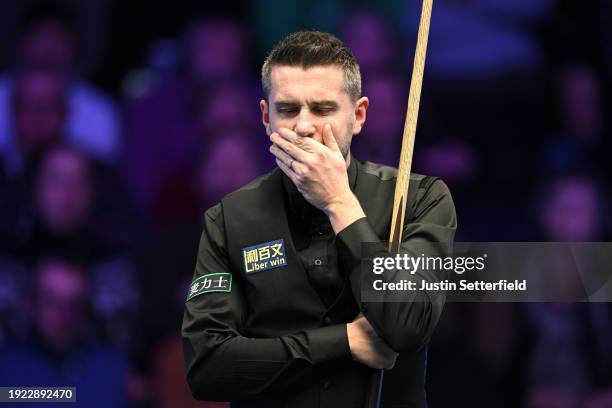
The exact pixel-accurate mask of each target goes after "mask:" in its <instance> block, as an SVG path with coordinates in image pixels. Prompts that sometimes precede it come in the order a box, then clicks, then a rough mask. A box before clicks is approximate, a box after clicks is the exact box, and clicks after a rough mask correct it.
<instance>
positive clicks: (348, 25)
mask: <svg viewBox="0 0 612 408" xmlns="http://www.w3.org/2000/svg"><path fill="white" fill-rule="evenodd" d="M341 26H342V29H341V30H342V35H341V37H342V38H346V45H347V46H348V47H349V48H350V49H351V50H353V54H355V58H356V59H357V61H359V67H360V69H361V72H362V74H363V77H364V78H368V77H370V76H372V75H374V74H376V73H378V74H383V73H388V72H389V71H390V70H396V72H403V71H404V69H403V68H405V67H407V66H408V64H409V63H410V62H411V59H410V58H403V57H402V56H404V55H408V53H407V52H405V51H404V52H402V51H403V50H400V49H399V45H400V44H399V41H398V39H399V36H398V33H397V32H396V30H394V29H393V26H392V25H391V24H389V21H388V20H385V19H384V18H382V17H381V16H379V15H378V14H376V13H374V12H373V11H369V10H358V11H354V12H351V13H350V14H348V15H347V17H346V18H345V19H344V21H343V23H342V24H341ZM398 67H400V69H398ZM404 104H405V103H404ZM400 116H401V115H400Z"/></svg>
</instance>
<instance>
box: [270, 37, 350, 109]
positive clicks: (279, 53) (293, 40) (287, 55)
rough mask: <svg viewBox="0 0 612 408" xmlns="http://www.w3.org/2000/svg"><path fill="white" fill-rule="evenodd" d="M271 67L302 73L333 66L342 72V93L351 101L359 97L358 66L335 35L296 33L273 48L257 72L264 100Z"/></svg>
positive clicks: (348, 50) (347, 49)
mask: <svg viewBox="0 0 612 408" xmlns="http://www.w3.org/2000/svg"><path fill="white" fill-rule="evenodd" d="M275 65H288V66H299V67H302V68H304V69H306V68H310V67H314V66H318V65H337V66H339V67H340V68H342V71H343V72H344V85H343V91H345V92H346V93H347V94H348V95H349V97H350V98H351V100H353V101H356V100H357V99H358V98H359V97H360V96H361V73H360V72H359V64H357V60H356V59H355V56H354V55H353V53H352V52H351V50H350V49H349V48H348V47H347V46H346V45H345V44H344V43H343V42H342V41H341V40H340V39H339V38H338V37H336V36H335V35H332V34H329V33H322V32H320V31H297V32H295V33H292V34H289V35H288V36H287V37H285V38H283V39H282V40H281V41H280V42H279V43H278V44H276V45H275V46H274V48H273V49H272V51H270V54H268V57H267V58H266V60H265V61H264V64H263V67H262V69H261V84H262V87H263V91H264V93H265V95H266V98H267V97H268V96H269V95H270V89H271V87H272V84H271V80H270V73H271V71H272V67H273V66H275Z"/></svg>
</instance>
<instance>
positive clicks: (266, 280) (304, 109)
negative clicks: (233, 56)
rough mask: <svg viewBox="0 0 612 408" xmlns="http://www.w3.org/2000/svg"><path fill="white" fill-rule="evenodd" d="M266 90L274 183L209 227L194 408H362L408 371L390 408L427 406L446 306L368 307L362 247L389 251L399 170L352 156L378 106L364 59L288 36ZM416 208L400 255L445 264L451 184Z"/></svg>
mask: <svg viewBox="0 0 612 408" xmlns="http://www.w3.org/2000/svg"><path fill="white" fill-rule="evenodd" d="M262 84H263V89H264V93H265V99H263V100H262V101H261V102H260V106H261V112H262V120H263V124H264V126H265V128H266V133H267V134H268V136H269V138H270V142H271V147H270V152H271V153H272V154H273V155H274V156H275V157H276V163H277V164H278V168H277V169H275V170H274V171H272V172H270V173H268V174H266V175H263V176H261V177H259V178H257V179H256V180H254V181H252V182H251V183H249V184H248V185H247V186H245V187H243V188H241V189H239V190H237V191H235V192H233V193H231V194H229V195H227V196H226V197H224V198H223V199H222V200H221V202H220V203H219V204H217V205H216V206H214V207H212V208H211V209H209V210H208V211H207V212H206V214H205V226H204V231H203V233H202V238H201V242H200V248H199V253H198V259H197V264H196V268H195V274H194V279H193V281H192V283H191V287H190V290H189V294H188V296H187V301H186V307H185V315H184V321H183V329H182V336H183V348H184V353H185V365H186V370H187V380H188V382H189V386H190V388H191V392H192V393H193V396H194V397H195V398H197V399H202V400H217V401H232V406H233V407H308V408H311V407H363V406H364V404H366V400H367V399H368V398H369V395H368V392H369V391H368V390H370V384H371V379H372V375H373V374H375V373H376V370H377V369H381V368H384V369H388V370H389V369H391V368H393V366H394V365H395V363H396V359H397V367H396V368H395V369H394V370H389V371H387V373H386V375H385V381H384V386H383V393H382V394H383V395H382V406H385V405H389V406H390V405H393V406H394V407H424V406H425V405H426V399H425V362H426V345H427V342H428V339H429V337H430V336H431V334H432V332H433V330H434V328H435V325H436V323H437V321H438V319H439V317H440V314H441V311H442V307H443V304H444V296H443V294H432V293H426V292H422V291H413V292H411V293H410V294H409V295H408V297H407V298H406V299H405V301H403V302H367V303H366V302H361V289H362V288H361V285H362V282H361V277H360V262H361V243H363V242H378V243H380V242H382V241H383V240H384V239H385V238H386V237H388V236H389V228H390V220H391V210H392V206H393V193H394V188H395V179H396V170H395V169H393V168H390V167H386V166H381V165H377V164H373V163H369V162H360V161H357V160H356V159H354V158H353V157H351V154H350V144H351V139H352V137H353V136H354V135H357V134H358V133H359V132H360V131H361V128H362V126H363V125H364V122H365V119H366V110H367V107H368V103H369V102H368V99H367V98H366V97H364V96H361V77H360V72H359V66H358V65H357V62H356V61H355V58H354V57H353V55H352V53H351V51H350V50H349V49H348V48H347V47H346V46H345V45H344V44H343V43H342V41H340V40H339V39H338V38H336V37H334V36H333V35H330V34H326V33H320V32H297V33H293V34H291V35H289V36H288V37H286V38H285V39H283V40H282V41H281V42H280V43H279V44H277V45H276V47H275V48H274V49H273V50H272V51H271V53H270V54H269V56H268V57H267V59H266V61H265V62H264V65H263V69H262ZM406 208H407V210H406V225H405V227H404V235H403V244H402V247H401V252H410V248H411V247H413V246H415V245H418V247H419V254H420V253H422V252H424V251H425V252H427V253H428V255H432V254H433V255H444V253H446V251H445V250H441V249H440V248H442V247H444V246H440V245H436V244H434V243H436V242H442V243H446V244H448V245H447V246H448V247H449V246H450V243H451V242H452V240H453V236H454V232H455V229H456V217H455V210H454V205H453V201H452V198H451V195H450V193H449V191H448V188H447V187H446V185H445V184H444V183H443V182H442V181H441V180H439V179H436V178H433V177H427V176H422V175H416V174H413V175H412V176H411V178H410V186H409V194H408V204H407V206H406ZM415 276H417V277H419V279H423V280H428V281H432V282H433V281H438V280H439V276H435V275H434V274H433V273H432V272H431V271H426V270H418V271H417V272H416V275H415ZM383 296H384V295H383ZM382 300H384V299H382ZM398 356H399V357H398Z"/></svg>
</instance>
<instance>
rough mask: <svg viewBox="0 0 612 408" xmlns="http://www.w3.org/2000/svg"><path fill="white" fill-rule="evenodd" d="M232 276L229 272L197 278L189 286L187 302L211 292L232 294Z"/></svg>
mask: <svg viewBox="0 0 612 408" xmlns="http://www.w3.org/2000/svg"><path fill="white" fill-rule="evenodd" d="M231 290H232V274H231V273H227V272H218V273H208V274H206V275H202V276H199V277H197V278H195V279H194V280H193V281H192V282H191V285H189V294H188V295H187V300H191V299H193V298H194V297H196V296H199V295H201V294H204V293H210V292H231Z"/></svg>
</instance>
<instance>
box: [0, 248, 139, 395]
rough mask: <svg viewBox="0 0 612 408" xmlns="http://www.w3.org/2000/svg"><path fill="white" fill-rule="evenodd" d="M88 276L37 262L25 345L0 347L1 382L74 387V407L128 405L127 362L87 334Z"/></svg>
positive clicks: (68, 266) (61, 264) (56, 262)
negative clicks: (30, 323) (30, 329)
mask: <svg viewBox="0 0 612 408" xmlns="http://www.w3.org/2000/svg"><path fill="white" fill-rule="evenodd" d="M87 276H88V275H87V272H86V271H85V270H83V269H82V268H81V267H80V266H78V265H76V264H72V263H68V262H66V261H63V260H60V259H50V258H49V259H45V260H41V262H40V263H39V264H38V265H37V267H36V271H35V274H34V276H33V277H32V283H31V285H30V288H31V293H30V294H29V297H28V299H29V300H30V301H31V312H32V316H31V318H32V325H33V329H32V333H31V336H30V338H29V340H28V341H27V342H26V343H24V344H22V345H15V346H11V347H8V348H5V349H3V350H1V351H0V382H2V384H10V385H12V386H16V387H25V386H32V385H34V384H36V385H45V386H50V387H66V386H70V387H76V390H77V395H76V397H77V401H78V405H79V406H84V407H85V406H86V407H109V406H113V407H122V406H127V402H128V401H127V379H128V375H129V365H128V361H127V359H126V358H125V356H124V355H123V354H121V353H120V352H118V351H117V350H115V349H113V348H109V347H106V346H103V345H101V344H98V343H97V342H96V341H95V340H93V339H92V337H91V333H90V327H89V321H88V308H87V303H88V300H89V297H90V295H91V292H90V290H91V282H90V280H89V279H88V277H87Z"/></svg>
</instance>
